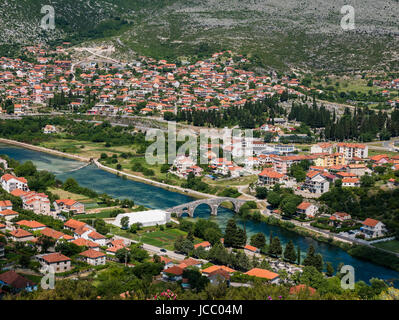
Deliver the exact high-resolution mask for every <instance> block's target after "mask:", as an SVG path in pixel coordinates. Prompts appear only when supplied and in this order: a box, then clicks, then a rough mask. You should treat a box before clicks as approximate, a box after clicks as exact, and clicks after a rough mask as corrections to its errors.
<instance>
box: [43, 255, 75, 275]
mask: <svg viewBox="0 0 399 320" xmlns="http://www.w3.org/2000/svg"><path fill="white" fill-rule="evenodd" d="M37 260H38V261H39V263H40V264H41V265H42V270H44V271H48V270H49V269H48V268H52V269H53V270H54V272H55V273H59V272H67V271H69V270H71V269H72V265H71V261H72V260H71V259H70V258H68V257H67V256H64V255H63V254H61V253H59V252H54V253H50V254H45V255H40V256H37Z"/></svg>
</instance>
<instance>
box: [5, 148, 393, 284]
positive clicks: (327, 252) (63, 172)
mask: <svg viewBox="0 0 399 320" xmlns="http://www.w3.org/2000/svg"><path fill="white" fill-rule="evenodd" d="M39 148H40V147H39ZM1 153H4V154H7V155H8V156H10V157H12V158H14V159H16V160H18V161H22V162H24V161H27V160H32V161H33V162H34V163H35V164H38V165H39V169H41V170H48V171H50V172H54V173H56V176H57V178H58V179H60V180H62V181H64V180H65V179H67V178H74V179H76V180H77V181H78V183H79V184H80V185H81V186H83V187H87V188H89V189H92V190H95V191H97V192H100V193H101V192H104V193H107V194H109V195H110V196H112V197H115V198H121V199H122V198H129V199H132V200H134V201H135V203H137V204H140V205H143V206H145V207H148V208H151V209H166V208H171V207H174V206H176V205H180V204H183V203H187V202H190V201H193V198H192V197H190V196H189V195H188V194H186V193H181V192H180V193H178V192H172V191H170V190H167V189H165V188H159V187H156V186H153V185H150V184H148V183H144V182H141V181H140V182H139V181H135V179H129V178H128V177H126V179H122V178H121V176H119V177H118V176H117V175H116V174H115V169H112V168H110V169H111V170H113V172H112V171H111V172H109V171H107V170H104V169H100V168H98V167H97V166H95V165H94V164H90V165H89V166H86V167H84V168H83V169H81V170H78V171H74V170H70V169H74V168H78V167H79V166H81V163H80V162H77V161H76V160H71V159H63V158H62V157H60V156H59V154H57V155H56V154H50V153H44V152H43V151H42V148H40V149H37V150H28V149H26V148H23V147H21V145H20V144H19V145H16V146H15V147H13V146H12V145H10V144H3V146H0V154H1ZM51 153H52V152H51ZM232 217H234V213H233V212H232V211H230V210H227V209H226V208H222V207H221V208H220V209H219V210H218V215H217V216H211V217H210V216H209V207H208V206H207V205H201V206H199V207H198V209H197V210H196V212H195V219H197V218H203V219H211V220H213V221H215V222H216V223H218V224H219V226H220V227H221V229H222V231H223V230H224V228H225V227H226V225H227V222H228V220H230V219H231V218H232ZM235 218H238V219H237V225H239V226H240V227H241V228H246V231H247V235H248V237H249V238H250V237H251V236H252V235H254V234H256V233H259V232H261V233H263V234H265V235H266V236H267V235H269V234H270V233H272V234H273V235H274V236H278V237H279V238H280V241H281V243H282V244H283V246H284V245H286V244H287V243H288V241H290V240H291V241H293V242H294V243H295V244H296V245H298V246H299V247H300V248H301V256H302V258H304V257H305V255H306V251H307V249H308V248H309V246H310V245H313V246H314V247H315V249H316V251H317V252H319V253H321V254H322V256H323V257H324V261H330V262H332V263H333V265H334V268H337V267H338V265H339V264H340V263H341V262H342V263H344V264H347V265H352V266H353V267H354V268H355V269H356V270H357V272H359V279H364V280H365V281H368V280H369V279H370V278H372V277H379V278H384V279H393V278H398V274H397V272H394V271H392V270H391V269H389V268H387V267H386V266H385V267H382V266H380V265H379V263H378V261H373V263H371V262H367V261H364V260H363V259H361V260H359V258H360V257H352V256H351V255H350V254H348V252H347V250H345V248H343V247H342V246H344V244H343V243H340V244H339V245H337V244H338V243H335V241H334V242H331V240H329V239H321V238H320V237H318V236H317V235H310V234H308V233H307V232H306V230H303V229H302V228H301V229H299V228H298V229H297V230H294V229H293V228H289V227H287V226H285V225H280V223H278V225H277V224H276V225H272V224H270V223H267V222H254V221H249V220H248V221H241V219H240V218H239V217H237V216H236V217H235ZM305 232H306V233H305ZM362 260H363V261H362Z"/></svg>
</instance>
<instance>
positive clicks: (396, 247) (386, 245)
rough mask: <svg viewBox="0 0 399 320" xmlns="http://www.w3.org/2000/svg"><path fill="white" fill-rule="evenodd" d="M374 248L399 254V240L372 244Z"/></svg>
mask: <svg viewBox="0 0 399 320" xmlns="http://www.w3.org/2000/svg"><path fill="white" fill-rule="evenodd" d="M374 246H375V247H377V248H381V249H385V250H389V251H392V252H396V253H399V240H391V241H386V242H379V243H376V244H374Z"/></svg>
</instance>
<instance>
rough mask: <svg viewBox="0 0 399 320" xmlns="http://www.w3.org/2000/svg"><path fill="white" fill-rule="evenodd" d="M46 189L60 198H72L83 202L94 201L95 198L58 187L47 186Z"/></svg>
mask: <svg viewBox="0 0 399 320" xmlns="http://www.w3.org/2000/svg"><path fill="white" fill-rule="evenodd" d="M48 190H49V191H50V192H51V193H53V194H56V195H58V196H59V197H60V199H72V200H75V201H79V202H83V203H89V202H95V199H90V198H89V197H87V196H84V195H82V194H76V193H72V192H68V191H65V190H62V189H58V188H49V189H48Z"/></svg>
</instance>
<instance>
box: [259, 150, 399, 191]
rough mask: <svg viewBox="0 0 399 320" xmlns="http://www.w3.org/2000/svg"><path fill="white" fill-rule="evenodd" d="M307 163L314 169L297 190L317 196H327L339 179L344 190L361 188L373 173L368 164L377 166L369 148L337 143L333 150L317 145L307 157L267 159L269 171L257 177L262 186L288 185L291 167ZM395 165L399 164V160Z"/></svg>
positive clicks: (309, 171) (272, 156)
mask: <svg viewBox="0 0 399 320" xmlns="http://www.w3.org/2000/svg"><path fill="white" fill-rule="evenodd" d="M394 158H395V157H394ZM304 160H306V161H309V162H310V163H311V166H310V168H309V170H308V171H307V173H306V180H305V182H304V183H303V184H302V185H301V186H298V188H301V189H302V190H307V191H309V192H311V193H315V194H323V193H325V192H328V191H329V188H330V183H333V182H335V180H337V179H341V180H342V185H343V186H344V187H356V186H359V185H360V177H361V176H362V175H364V174H370V173H371V172H372V171H371V170H370V169H369V168H368V167H367V163H366V161H373V162H375V158H374V157H371V158H368V147H367V145H364V144H355V143H337V144H336V145H335V146H334V145H333V144H331V143H318V144H316V145H313V146H312V147H311V150H310V154H308V155H300V154H297V155H295V154H294V155H286V156H278V155H274V154H269V155H267V163H266V168H264V169H263V170H262V171H261V173H259V175H258V177H259V179H258V182H259V184H261V185H266V186H273V185H275V184H277V183H278V184H285V183H286V182H287V181H288V180H290V178H289V176H288V174H289V172H290V169H291V167H292V166H293V165H294V164H300V163H301V162H302V161H304ZM393 161H395V162H396V161H397V162H399V157H397V159H393ZM380 163H381V161H378V162H376V164H377V165H378V164H380ZM291 180H292V179H291Z"/></svg>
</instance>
